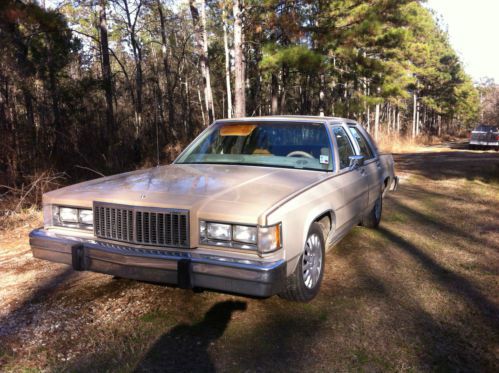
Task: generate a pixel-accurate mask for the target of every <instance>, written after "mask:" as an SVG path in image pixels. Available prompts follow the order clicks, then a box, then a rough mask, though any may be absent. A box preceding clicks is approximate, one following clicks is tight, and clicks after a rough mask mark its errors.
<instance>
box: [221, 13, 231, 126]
mask: <svg viewBox="0 0 499 373" xmlns="http://www.w3.org/2000/svg"><path fill="white" fill-rule="evenodd" d="M222 17H223V29H224V49H225V85H226V89H227V117H228V118H232V89H231V86H230V55H229V38H228V36H227V11H226V10H225V4H223V9H222Z"/></svg>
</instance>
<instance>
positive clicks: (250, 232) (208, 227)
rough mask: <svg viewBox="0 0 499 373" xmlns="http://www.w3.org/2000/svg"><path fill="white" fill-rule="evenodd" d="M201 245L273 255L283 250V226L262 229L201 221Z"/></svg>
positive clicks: (277, 225) (259, 227) (254, 226)
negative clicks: (274, 252)
mask: <svg viewBox="0 0 499 373" xmlns="http://www.w3.org/2000/svg"><path fill="white" fill-rule="evenodd" d="M199 243H200V244H205V245H210V246H218V247H229V248H234V249H243V250H253V251H258V252H259V253H260V254H266V253H271V252H273V251H276V250H279V249H280V248H282V231H281V224H280V223H279V224H276V225H272V226H269V227H261V226H257V225H241V224H230V223H215V222H209V221H204V220H200V221H199Z"/></svg>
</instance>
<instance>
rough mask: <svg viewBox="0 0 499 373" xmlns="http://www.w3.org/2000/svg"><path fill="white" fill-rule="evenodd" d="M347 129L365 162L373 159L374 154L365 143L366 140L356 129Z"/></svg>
mask: <svg viewBox="0 0 499 373" xmlns="http://www.w3.org/2000/svg"><path fill="white" fill-rule="evenodd" d="M349 128H350V133H351V134H352V136H353V137H354V138H355V140H357V143H358V144H359V148H360V154H361V155H363V156H364V158H365V159H366V160H368V159H373V158H374V153H373V151H372V150H371V147H370V146H369V144H368V143H367V140H366V138H365V137H364V136H363V135H362V134H361V133H360V132H359V130H358V129H357V128H355V127H349Z"/></svg>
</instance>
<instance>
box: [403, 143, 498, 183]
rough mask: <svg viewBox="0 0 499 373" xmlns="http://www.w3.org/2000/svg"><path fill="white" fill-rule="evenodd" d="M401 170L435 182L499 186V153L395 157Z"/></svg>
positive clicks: (453, 153)
mask: <svg viewBox="0 0 499 373" xmlns="http://www.w3.org/2000/svg"><path fill="white" fill-rule="evenodd" d="M394 159H395V163H396V169H397V171H403V172H410V173H413V174H417V175H419V176H423V177H425V178H428V179H431V180H446V179H460V178H464V179H467V180H470V181H473V180H480V181H482V182H484V183H491V184H492V183H493V184H499V153H497V152H480V153H478V152H470V151H464V150H461V151H459V150H457V151H450V152H439V153H434V152H428V153H411V154H397V155H394Z"/></svg>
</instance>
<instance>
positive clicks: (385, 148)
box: [376, 133, 464, 154]
mask: <svg viewBox="0 0 499 373" xmlns="http://www.w3.org/2000/svg"><path fill="white" fill-rule="evenodd" d="M456 141H464V139H459V138H454V137H449V136H446V137H444V138H438V137H434V136H433V137H428V136H420V137H416V138H412V137H410V136H399V135H397V134H388V133H382V134H380V136H379V139H378V140H377V142H376V143H377V144H378V147H379V149H380V150H381V151H382V152H383V153H392V154H408V153H419V152H427V151H432V152H434V151H438V150H439V148H438V147H437V148H435V147H433V146H434V145H438V144H448V143H449V142H456ZM442 148H443V149H448V146H445V147H442Z"/></svg>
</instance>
